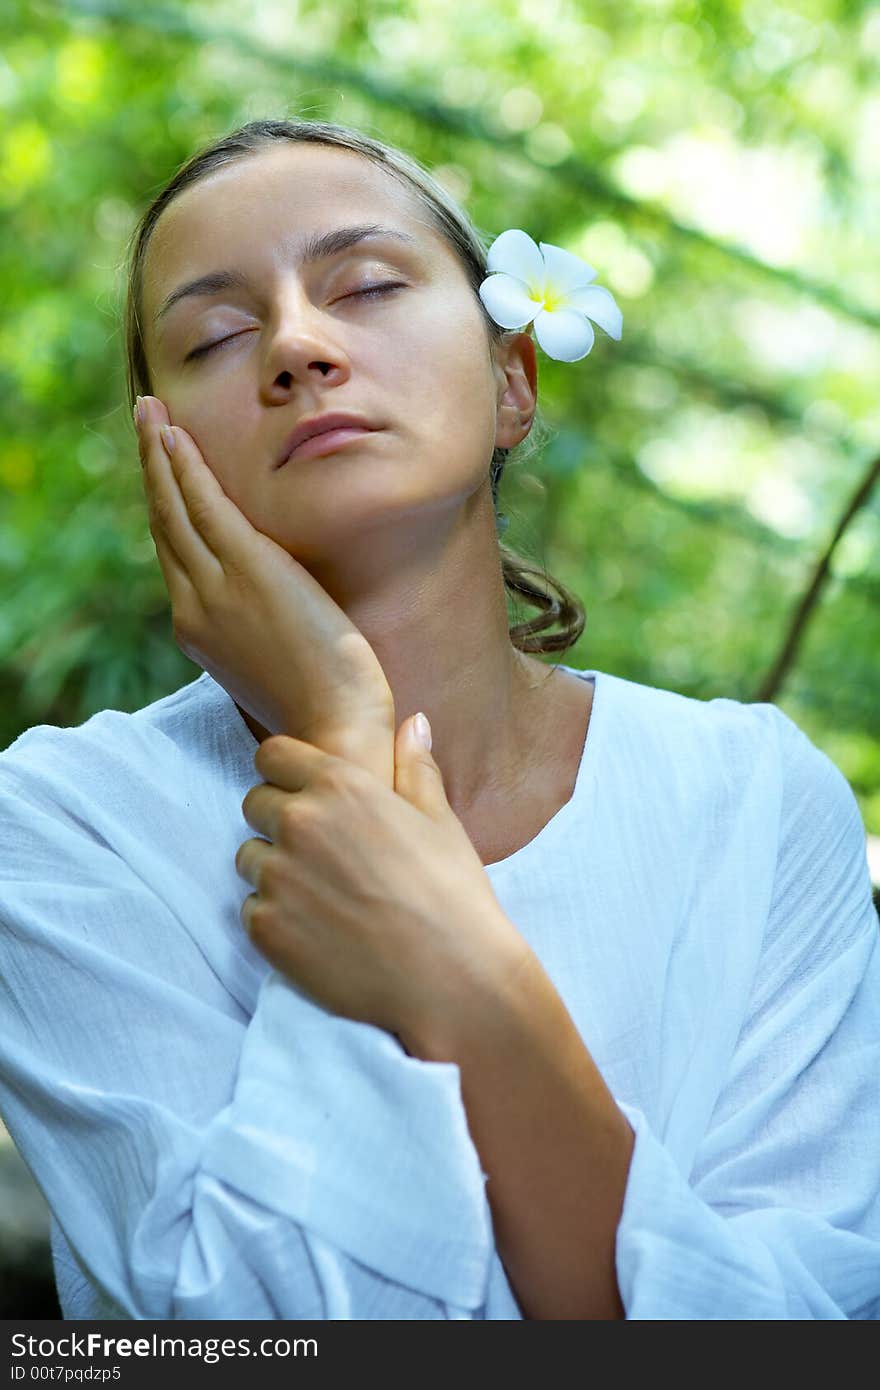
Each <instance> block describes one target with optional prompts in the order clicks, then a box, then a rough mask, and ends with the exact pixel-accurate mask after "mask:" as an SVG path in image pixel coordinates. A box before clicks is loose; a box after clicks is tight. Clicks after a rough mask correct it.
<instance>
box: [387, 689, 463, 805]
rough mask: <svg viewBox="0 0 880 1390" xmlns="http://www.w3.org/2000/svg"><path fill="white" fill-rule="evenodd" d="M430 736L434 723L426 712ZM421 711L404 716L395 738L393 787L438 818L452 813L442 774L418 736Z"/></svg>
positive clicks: (429, 735) (411, 802)
mask: <svg viewBox="0 0 880 1390" xmlns="http://www.w3.org/2000/svg"><path fill="white" fill-rule="evenodd" d="M421 718H422V719H424V721H425V725H427V733H428V738H429V739H430V737H431V726H430V724H429V723H428V720H427V718H426V716H425V715H422V716H421ZM418 721H419V715H418V714H414V715H412V716H411V717H410V718H409V719H404V721H403V723H402V724H401V726H400V728H399V729H398V730H397V734H396V736H395V739H394V790H395V791H396V792H397V793H398V794H399V795H400V796H402V797H404V798H405V799H406V800H407V801H408V802H409V803H410V805H411V806H415V807H417V808H418V810H420V811H424V812H425V814H426V815H428V816H431V817H432V818H433V819H435V820H438V819H441V818H442V817H443V816H446V815H448V814H449V811H450V806H449V802H448V801H447V799H446V790H445V788H444V786H443V775H442V773H441V771H440V769H439V767H438V766H437V764H436V763H435V761H434V759H433V757H432V755H431V750H430V748H428V746H427V744H425V743H422V741H421V739H420V738H419V736H418Z"/></svg>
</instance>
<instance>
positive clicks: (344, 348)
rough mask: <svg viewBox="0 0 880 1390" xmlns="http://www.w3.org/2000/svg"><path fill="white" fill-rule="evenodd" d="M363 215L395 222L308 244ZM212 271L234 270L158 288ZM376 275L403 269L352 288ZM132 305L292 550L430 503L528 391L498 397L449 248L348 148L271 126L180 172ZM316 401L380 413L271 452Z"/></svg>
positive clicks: (164, 368)
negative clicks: (335, 441) (322, 247)
mask: <svg viewBox="0 0 880 1390" xmlns="http://www.w3.org/2000/svg"><path fill="white" fill-rule="evenodd" d="M367 225H369V226H372V225H378V226H380V227H383V228H386V229H388V231H387V232H386V233H385V234H376V235H373V236H370V237H367V238H364V239H362V240H359V241H357V242H356V243H355V244H352V245H350V246H349V247H348V248H347V249H342V250H340V251H337V252H336V253H335V254H330V255H323V256H321V257H320V258H318V259H304V258H303V256H302V252H303V249H304V247H305V246H306V243H307V242H308V241H309V240H310V239H314V238H317V237H319V236H324V235H325V234H327V233H329V232H336V231H339V230H340V229H343V228H351V227H355V226H367ZM394 233H397V234H398V235H397V236H395V235H393V234H394ZM218 272H223V273H225V274H227V278H228V279H229V280H230V281H231V282H232V283H231V284H230V285H228V286H227V287H224V288H217V287H214V288H213V289H208V290H204V289H203V290H202V291H201V292H198V293H189V294H186V295H184V296H182V297H180V298H177V299H176V300H175V302H174V303H173V304H171V305H170V307H167V305H166V301H167V300H168V297H169V296H171V295H172V294H173V292H174V291H176V290H179V289H180V288H181V287H182V286H184V285H186V284H187V283H188V282H190V281H193V280H196V279H199V278H201V277H204V276H206V275H209V274H215V275H216V274H217V273H218ZM372 286H389V287H390V286H396V288H388V289H383V290H381V291H380V292H379V293H376V294H372V295H371V294H366V295H365V294H360V293H359V291H361V290H365V289H367V288H369V287H372ZM163 306H165V307H164V311H163ZM142 322H143V325H144V337H145V346H146V352H147V358H148V361H149V364H150V370H151V376H152V383H153V394H154V395H156V396H158V397H159V399H160V400H161V401H162V402H163V403H164V404H165V406H166V407H167V409H168V412H169V414H170V416H171V419H172V421H173V422H174V423H175V424H179V425H182V426H183V427H184V428H185V429H186V430H188V431H189V433H190V434H191V435H192V436H193V438H194V439H195V441H196V443H197V444H198V446H199V448H200V449H201V451H202V454H203V455H204V457H205V459H206V461H207V462H208V463H209V465H210V466H211V468H212V469H213V471H214V472H215V473H216V475H217V476H218V478H219V479H220V481H221V483H222V485H223V487H224V489H225V490H226V492H227V493H229V495H230V496H231V497H232V498H233V500H234V501H235V502H236V503H237V504H238V506H239V507H240V508H241V509H242V510H243V511H244V512H245V514H246V515H247V516H248V517H249V519H250V520H251V521H252V523H253V524H254V525H255V526H257V527H258V528H259V529H260V530H262V531H265V532H266V533H267V534H269V535H272V536H273V538H274V539H276V540H277V541H278V542H279V543H280V544H284V545H286V546H287V548H289V549H290V550H291V553H294V554H296V555H298V556H301V557H302V558H306V557H307V556H308V554H309V553H310V552H312V551H314V553H315V554H319V553H320V551H321V550H322V549H323V546H322V541H323V542H326V541H328V540H332V539H333V537H334V536H337V537H339V536H342V535H344V534H345V533H349V534H354V533H355V528H358V533H360V532H362V531H363V528H364V526H365V525H366V526H367V527H369V526H370V524H371V523H372V524H376V525H381V524H387V523H388V522H389V521H393V520H394V519H395V518H399V517H403V516H407V515H410V516H414V515H417V514H418V513H422V514H423V515H425V516H426V517H427V518H428V519H431V518H432V516H433V517H436V512H437V510H438V509H441V508H447V509H448V508H449V506H450V504H451V503H453V502H459V503H460V502H461V500H462V499H463V498H466V497H468V496H469V495H471V494H472V493H474V492H475V491H476V490H477V489H478V488H479V487H480V486H481V485H485V483H486V478H487V473H488V465H489V461H490V459H491V456H492V450H493V447H494V446H495V445H496V444H499V445H501V446H502V447H505V446H510V445H512V444H515V443H517V442H518V441H519V439H521V438H522V437H523V434H524V432H526V431H525V430H524V429H523V428H522V426H521V417H522V410H521V409H518V410H515V411H514V409H513V408H511V407H508V408H507V409H506V410H504V411H502V412H501V413H500V414H499V412H498V405H499V402H500V401H501V399H502V396H503V395H504V393H505V388H506V386H507V381H506V378H505V374H504V372H503V370H502V369H501V368H500V367H499V366H498V365H497V364H493V362H492V359H491V356H490V350H489V338H488V334H487V331H486V325H485V322H484V319H483V317H482V313H481V310H480V307H479V305H478V304H477V302H476V300H475V297H474V294H473V291H472V289H471V287H470V285H469V283H468V280H467V278H466V275H465V272H464V269H463V267H462V266H461V264H460V262H459V261H458V259H457V257H456V255H455V253H454V252H453V251H452V250H451V248H450V247H449V246H448V245H447V243H446V242H445V241H444V239H443V238H442V237H441V236H440V235H439V234H438V233H437V232H436V231H435V230H434V229H433V228H432V227H431V225H430V223H429V220H428V215H427V213H426V212H425V211H424V210H423V209H422V208H421V206H420V204H419V203H418V201H417V200H416V198H415V197H414V196H412V195H410V194H409V193H408V192H407V190H406V189H404V188H403V187H401V186H400V185H398V184H397V182H396V181H395V180H393V179H392V178H391V177H390V176H389V175H388V174H386V173H385V172H384V171H383V170H382V169H380V168H379V167H378V166H377V165H375V164H373V163H372V162H371V161H369V160H366V159H364V158H362V157H361V156H359V155H356V154H354V153H353V152H352V151H348V150H341V149H335V148H331V147H328V146H322V145H308V144H300V145H294V144H282V145H279V146H278V147H271V148H270V149H268V150H267V151H265V152H260V153H259V154H257V155H255V156H252V157H249V158H247V159H244V160H242V161H240V162H238V163H236V164H234V165H231V166H229V167H228V168H226V169H222V170H219V171H218V172H216V173H214V174H212V175H211V176H210V177H208V178H206V179H204V180H202V181H201V182H199V183H197V184H194V185H193V186H192V187H190V188H187V189H185V190H184V192H183V193H181V194H180V195H178V197H177V198H176V199H175V200H174V201H173V202H172V203H171V204H170V205H169V207H168V208H167V209H166V211H165V212H164V213H163V214H162V216H161V218H160V220H159V222H158V223H157V225H156V228H155V230H154V232H153V236H152V240H151V243H150V246H149V249H148V252H147V258H146V264H145V271H144V293H143V305H142ZM523 336H525V335H523ZM526 341H527V342H528V343H529V345H530V344H531V340H530V339H528V338H526ZM209 344H217V345H218V346H215V347H214V348H213V350H211V351H209V352H201V351H200V350H201V349H202V348H204V347H205V346H207V345H209ZM194 353H198V354H199V355H196V356H194V355H193V354H194ZM526 355H527V356H528V353H527V354H526ZM520 394H521V393H520ZM526 394H528V391H527V390H526ZM328 411H348V412H353V413H355V414H357V415H361V416H364V417H366V419H367V420H368V421H369V422H370V423H371V424H372V425H374V426H378V427H379V428H377V429H376V430H374V431H373V432H371V433H369V434H365V435H363V436H360V437H358V438H356V439H354V440H353V441H351V442H349V443H348V444H346V445H345V446H344V447H343V448H340V449H339V450H337V451H335V452H332V453H329V454H325V455H323V456H318V457H313V458H304V459H299V458H297V459H292V460H290V461H289V462H288V463H286V464H285V465H284V466H283V467H281V468H280V469H279V468H277V467H276V465H277V463H278V460H279V458H280V457H281V455H282V453H283V451H284V444H285V441H286V440H287V438H288V437H289V436H290V434H291V432H292V431H293V430H294V429H295V427H296V426H297V424H298V423H299V422H300V421H302V420H304V419H306V418H308V417H311V416H315V415H322V414H325V413H326V412H328ZM514 414H515V416H516V420H514V419H513V416H514ZM517 423H519V424H520V427H519V428H518V429H517V427H516V426H517Z"/></svg>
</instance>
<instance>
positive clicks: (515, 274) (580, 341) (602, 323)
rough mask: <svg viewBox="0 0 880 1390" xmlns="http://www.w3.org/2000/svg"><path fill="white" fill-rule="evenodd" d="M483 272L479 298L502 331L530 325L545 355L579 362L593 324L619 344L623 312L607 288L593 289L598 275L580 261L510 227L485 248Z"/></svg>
mask: <svg viewBox="0 0 880 1390" xmlns="http://www.w3.org/2000/svg"><path fill="white" fill-rule="evenodd" d="M486 269H487V270H489V271H490V272H492V273H491V274H490V275H489V276H488V277H487V278H486V279H485V280H484V281H483V283H482V285H481V286H480V290H479V294H480V298H481V300H482V301H483V304H484V305H485V306H486V309H487V310H488V312H489V314H490V315H491V317H492V318H493V319H494V320H495V322H496V323H497V324H499V325H500V326H501V327H502V328H525V327H526V325H527V324H529V323H532V322H533V321H534V325H535V337H536V338H537V340H538V344H539V346H540V347H541V348H543V350H544V352H546V354H547V356H548V357H553V358H555V359H556V361H557V362H579V361H580V359H581V358H582V357H586V355H587V353H588V352H589V351H590V349H591V347H592V346H593V343H594V342H595V340H596V335H595V333H594V332H593V326H592V324H591V323H590V319H592V320H593V323H597V324H598V325H599V327H600V328H604V330H605V332H606V333H607V334H608V335H609V337H611V338H616V339H617V340H618V341H619V340H620V338H621V336H622V333H623V314H622V313H621V312H620V310H619V309H618V307H617V304H616V303H615V301H614V296H613V295H612V293H611V291H610V290H605V289H603V288H602V286H601V285H594V284H592V283H591V281H593V280H595V278H596V276H597V275H598V273H599V272H598V271H596V270H594V269H593V267H592V266H589V265H587V263H586V261H582V260H580V258H579V257H578V256H573V255H572V253H571V252H570V251H564V250H563V249H562V247H561V246H551V245H550V243H549V242H546V241H542V242H541V243H540V249H539V247H538V246H537V245H536V244H535V242H534V241H532V238H531V237H530V236H529V234H528V232H523V231H520V229H519V228H518V227H511V228H510V229H509V230H508V231H506V232H502V233H501V235H500V236H499V237H496V238H495V240H494V241H493V243H492V245H491V246H490V247H489V252H488V257H487V261H486Z"/></svg>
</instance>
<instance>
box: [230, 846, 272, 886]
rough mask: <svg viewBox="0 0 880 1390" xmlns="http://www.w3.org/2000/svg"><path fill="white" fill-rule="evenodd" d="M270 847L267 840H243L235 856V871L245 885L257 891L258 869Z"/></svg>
mask: <svg viewBox="0 0 880 1390" xmlns="http://www.w3.org/2000/svg"><path fill="white" fill-rule="evenodd" d="M271 848H272V845H271V844H270V842H269V841H268V840H245V841H244V843H243V844H241V845H239V847H238V851H237V853H236V856H235V871H236V873H237V874H238V876H239V878H243V879H244V881H245V883H250V884H252V886H253V887H254V888H256V889H257V890H259V877H260V869H261V866H262V864H263V861H264V859H265V857H266V854H267V852H268V850H270V849H271Z"/></svg>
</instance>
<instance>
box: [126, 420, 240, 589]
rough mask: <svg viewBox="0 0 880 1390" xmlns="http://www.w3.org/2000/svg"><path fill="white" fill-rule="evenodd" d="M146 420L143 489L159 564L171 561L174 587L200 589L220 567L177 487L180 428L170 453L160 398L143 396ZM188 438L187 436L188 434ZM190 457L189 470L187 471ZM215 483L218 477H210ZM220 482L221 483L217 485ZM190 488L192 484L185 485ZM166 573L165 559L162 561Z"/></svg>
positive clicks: (218, 575)
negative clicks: (164, 441) (148, 507)
mask: <svg viewBox="0 0 880 1390" xmlns="http://www.w3.org/2000/svg"><path fill="white" fill-rule="evenodd" d="M143 404H144V420H143V423H142V424H141V427H140V437H141V449H142V451H143V452H142V457H143V459H144V469H143V473H144V488H145V491H146V493H147V500H148V503H149V506H150V529H151V531H152V532H153V539H154V540H155V541H156V549H157V552H158V553H159V561H160V564H162V563H163V554H162V552H163V551H164V552H165V555H164V559H165V561H166V563H167V564H168V566H169V570H170V575H166V580H167V579H168V578H169V577H172V578H174V579H176V580H177V582H178V586H179V585H181V584H184V583H185V585H186V595H184V594H181V595H180V596H181V597H185V596H189V593H190V591H191V589H192V588H195V589H196V591H197V592H204V589H205V586H206V584H210V582H211V581H212V580H217V579H218V578H221V577H222V566H221V565H220V562H219V560H218V559H217V556H216V555H215V554H214V552H213V551H212V550H211V548H210V546H209V545H208V544H207V542H206V540H205V538H204V536H203V535H202V534H201V532H200V531H199V529H198V528H197V527H196V526H195V525H194V524H193V518H192V515H191V507H190V504H189V503H188V500H187V497H186V496H185V494H184V492H183V490H182V488H181V486H180V475H181V472H182V471H185V469H182V467H181V460H182V459H183V457H184V456H183V453H182V450H181V448H180V444H179V440H180V438H181V436H182V435H184V434H185V432H184V431H182V430H180V429H174V430H173V433H174V437H175V440H176V441H177V447H176V448H175V449H174V451H173V453H172V454H171V455H170V456H169V453H168V451H167V449H166V448H165V445H164V444H163V442H162V437H161V433H160V431H161V428H162V426H163V425H167V423H168V413H167V411H166V410H165V407H164V406H163V405H162V402H161V401H158V400H157V399H156V398H155V397H153V396H145V397H144V398H143ZM186 438H187V439H189V436H188V435H186ZM190 446H191V451H192V452H197V450H196V446H195V443H194V442H193V441H192V440H190ZM200 457H201V456H200ZM191 466H192V465H191V460H190V471H191ZM202 466H203V468H204V470H205V472H206V473H208V474H210V476H211V477H212V478H213V474H212V473H211V470H210V469H209V468H208V467H207V465H206V464H204V463H203V465H202ZM214 481H215V482H216V479H215V480H214ZM217 486H218V487H219V484H217ZM189 490H190V491H191V488H190V489H189ZM163 572H164V564H163Z"/></svg>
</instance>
